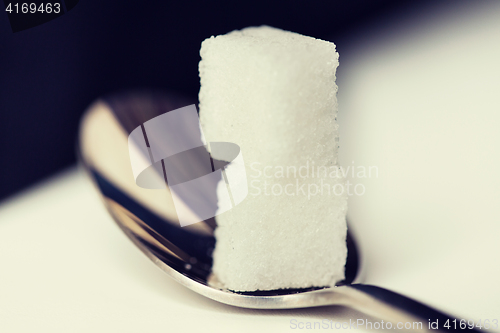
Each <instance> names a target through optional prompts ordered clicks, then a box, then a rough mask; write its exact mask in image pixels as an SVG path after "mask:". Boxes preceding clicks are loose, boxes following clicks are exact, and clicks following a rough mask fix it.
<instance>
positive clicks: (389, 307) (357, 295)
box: [339, 284, 486, 332]
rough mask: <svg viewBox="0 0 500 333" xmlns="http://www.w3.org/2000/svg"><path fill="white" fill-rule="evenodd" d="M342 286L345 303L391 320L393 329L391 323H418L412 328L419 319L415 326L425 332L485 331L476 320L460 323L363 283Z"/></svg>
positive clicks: (433, 310)
mask: <svg viewBox="0 0 500 333" xmlns="http://www.w3.org/2000/svg"><path fill="white" fill-rule="evenodd" d="M346 287H347V290H346V292H348V293H349V294H350V297H349V299H350V301H349V302H348V304H346V305H348V306H350V307H353V308H355V309H356V310H359V311H361V312H364V313H366V314H368V315H371V316H373V317H377V318H381V319H385V320H388V321H390V322H392V323H394V324H393V326H392V328H393V329H394V328H397V326H395V325H397V324H398V323H400V325H401V324H402V325H405V324H406V325H409V324H407V323H411V324H412V327H411V328H412V329H415V328H417V327H418V326H415V327H413V323H417V322H420V323H421V326H420V327H418V328H419V329H423V330H429V331H437V330H439V331H444V332H454V331H463V330H467V331H472V332H486V330H483V329H478V328H479V327H478V328H476V326H475V325H476V323H474V325H470V326H469V324H468V322H467V320H462V322H461V319H460V318H455V317H453V316H450V315H447V314H445V313H443V312H441V311H438V310H435V309H433V308H431V307H429V306H427V305H425V304H422V303H420V302H417V301H415V300H412V299H410V298H408V297H405V296H402V295H400V294H397V293H395V292H392V291H389V290H387V289H383V288H380V287H376V286H372V285H365V284H352V285H350V286H346ZM339 289H340V288H339ZM416 325H418V324H416ZM401 328H404V327H401ZM483 328H484V327H483Z"/></svg>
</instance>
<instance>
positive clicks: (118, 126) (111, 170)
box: [78, 92, 475, 331]
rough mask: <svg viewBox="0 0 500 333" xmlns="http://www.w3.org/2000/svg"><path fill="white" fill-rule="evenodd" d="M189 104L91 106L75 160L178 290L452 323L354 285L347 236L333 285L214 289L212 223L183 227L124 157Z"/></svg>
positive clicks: (261, 303)
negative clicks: (135, 140) (136, 136)
mask: <svg viewBox="0 0 500 333" xmlns="http://www.w3.org/2000/svg"><path fill="white" fill-rule="evenodd" d="M190 104H193V101H190V100H188V99H186V98H182V97H179V96H177V95H169V94H163V93H151V92H144V93H128V94H122V95H114V96H110V97H107V98H103V99H101V100H99V101H97V102H95V103H94V104H93V105H92V106H91V107H90V108H89V109H88V111H87V112H86V114H85V116H84V117H83V119H82V123H81V128H80V137H79V147H78V156H79V160H80V163H81V164H82V165H83V167H84V169H85V170H86V171H87V173H88V175H89V176H90V178H91V179H92V180H93V183H94V184H95V186H96V188H97V190H98V192H99V193H100V195H101V198H102V200H103V202H104V205H105V206H106V208H107V210H108V212H109V213H110V215H111V216H112V217H113V219H114V220H115V222H116V223H117V225H118V226H119V227H120V228H121V229H122V231H123V232H124V233H125V234H126V235H127V236H128V237H129V238H130V240H131V241H132V242H133V243H134V244H135V245H136V246H137V247H138V248H139V249H140V250H141V251H142V252H143V253H144V254H145V255H146V256H147V257H148V258H149V259H151V260H152V261H153V262H154V263H155V264H156V265H157V266H159V267H160V268H161V269H162V270H163V271H164V272H165V273H167V274H168V275H170V276H171V277H172V278H173V279H174V280H176V281H177V282H178V283H180V284H181V285H183V286H185V287H187V288H189V289H191V290H193V291H195V292H197V293H199V294H201V295H203V296H206V297H208V298H211V299H213V300H215V301H218V302H222V303H225V304H229V305H233V306H238V307H244V308H254V309H290V308H305V307H317V306H326V305H343V306H347V307H351V308H354V309H356V310H358V311H361V312H364V313H366V314H367V315H370V316H373V317H377V318H380V319H382V320H386V321H389V322H391V323H394V324H395V325H396V324H397V323H405V322H421V323H422V325H421V328H422V329H423V330H430V329H429V327H428V325H429V322H435V321H436V320H438V323H439V324H438V326H439V329H442V330H446V331H448V330H447V329H445V328H444V327H443V325H444V324H445V323H446V322H447V321H448V322H449V323H451V322H452V321H453V320H454V319H455V318H454V317H452V316H449V315H446V314H444V313H442V312H440V311H437V310H435V309H432V308H430V307H428V306H426V305H424V304H422V303H419V302H417V301H414V300H412V299H409V298H407V297H404V296H401V295H399V294H396V293H394V292H391V291H388V290H386V289H383V288H379V287H376V286H371V285H364V284H358V283H354V282H355V281H356V276H357V274H358V271H359V264H360V261H359V257H358V251H357V248H356V244H355V241H354V239H353V237H352V235H351V234H350V233H349V232H348V235H347V247H348V256H347V262H346V266H345V280H343V281H341V282H340V283H338V284H337V286H335V287H328V288H307V289H279V290H271V291H254V292H233V291H230V290H223V289H220V288H217V287H214V285H216V284H214V283H213V281H214V279H216V278H215V277H214V276H212V274H211V268H212V251H213V249H214V246H215V238H214V235H213V231H214V229H215V227H216V225H215V220H214V219H213V218H212V219H208V220H205V221H202V222H199V223H196V224H192V225H189V226H186V227H182V228H181V227H180V225H179V222H178V220H177V219H176V213H175V208H174V206H173V203H172V198H171V194H170V192H169V190H168V186H167V188H165V189H157V190H149V189H142V188H139V187H138V186H136V184H135V181H134V177H133V174H132V170H131V167H130V161H129V155H128V141H127V140H128V135H129V134H130V133H131V132H132V131H133V130H134V129H136V128H137V127H138V126H141V125H142V124H143V123H144V122H146V121H148V120H150V119H152V118H154V117H156V116H158V115H161V114H163V113H165V112H168V111H171V110H175V109H178V108H180V107H183V106H186V105H190ZM166 144H168V143H166ZM458 321H459V320H458ZM395 327H396V326H395ZM466 329H468V330H472V331H475V329H474V328H466Z"/></svg>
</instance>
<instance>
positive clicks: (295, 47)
mask: <svg viewBox="0 0 500 333" xmlns="http://www.w3.org/2000/svg"><path fill="white" fill-rule="evenodd" d="M200 53H201V58H202V60H201V62H200V65H199V69H200V77H201V90H200V95H199V98H200V119H201V123H202V127H203V131H204V133H205V137H206V138H207V141H209V142H212V141H226V142H233V143H236V144H238V145H239V146H240V148H241V153H242V155H243V158H244V161H245V170H246V173H247V182H248V188H249V194H248V196H247V198H246V199H245V200H244V201H243V202H242V203H240V204H239V205H237V206H235V207H234V208H233V209H231V210H229V211H227V212H225V213H222V214H221V215H218V216H217V217H216V220H217V229H216V231H215V236H216V240H217V243H216V248H215V251H214V254H213V259H214V264H213V274H214V276H215V277H216V280H218V283H219V286H221V287H222V288H227V289H230V290H234V291H254V290H274V289H282V288H307V287H312V286H332V285H335V283H336V282H338V281H340V280H342V279H343V278H344V266H345V262H346V256H347V248H346V232H347V226H346V211H347V194H346V191H345V190H344V177H343V176H342V173H341V172H338V165H337V150H338V125H337V121H336V115H337V97H336V93H337V85H336V84H335V72H336V69H337V66H338V53H337V52H336V51H335V44H333V43H330V42H326V41H322V40H318V39H314V38H311V37H306V36H302V35H299V34H296V33H292V32H287V31H282V30H279V29H275V28H271V27H267V26H262V27H252V28H246V29H243V30H241V31H233V32H230V33H228V34H226V35H221V36H217V37H211V38H208V39H207V40H205V41H204V42H203V43H202V46H201V51H200Z"/></svg>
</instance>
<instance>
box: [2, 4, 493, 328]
mask: <svg viewBox="0 0 500 333" xmlns="http://www.w3.org/2000/svg"><path fill="white" fill-rule="evenodd" d="M499 17H500V2H488V3H482V4H481V5H480V6H477V7H475V8H471V9H468V10H467V11H464V10H463V8H461V9H455V10H448V12H446V13H440V14H439V15H436V12H429V13H417V14H415V15H414V17H413V18H412V19H410V20H409V21H405V22H406V23H404V24H401V23H400V22H399V23H398V22H395V23H393V25H389V26H388V27H387V30H384V29H382V30H378V31H374V32H373V33H371V34H370V35H369V36H364V37H362V38H361V37H359V36H358V37H357V38H358V39H359V41H358V42H357V43H353V45H352V46H351V47H350V48H349V49H348V50H346V52H345V53H343V54H342V53H341V67H340V69H339V73H338V83H339V87H340V90H339V104H340V114H339V122H340V124H341V163H342V165H344V166H348V165H353V164H354V165H355V166H365V167H367V166H377V169H378V177H371V178H363V179H359V178H358V179H352V181H353V182H354V183H360V184H363V185H364V186H365V189H366V192H365V194H364V195H362V196H353V197H351V198H350V203H349V204H350V210H349V215H348V216H349V220H350V223H351V227H352V229H353V231H354V233H355V235H356V236H357V239H358V242H359V244H360V247H361V254H362V258H363V272H362V273H363V276H364V282H366V283H371V284H376V285H379V286H383V287H386V288H388V289H391V290H394V291H397V292H401V293H403V294H404V295H408V296H411V297H413V298H415V299H418V300H421V301H424V302H427V303H428V304H430V305H433V306H435V307H437V308H439V309H442V310H444V311H447V312H450V313H452V314H454V315H456V316H458V317H460V318H464V319H474V320H479V319H481V320H484V319H489V320H492V319H497V320H500V284H499V281H500V209H499V207H500V157H499V155H500V154H499V144H500V131H499V130H498V125H499V124H500V98H499V97H498V91H499V87H500V20H499V19H498V18H499ZM388 31H390V33H389V34H388V33H387V32H388ZM341 51H342V50H341ZM352 161H354V163H352ZM358 318H366V316H364V315H362V314H360V313H357V312H355V311H352V310H348V309H344V308H340V307H324V308H316V309H298V310H289V311H288V310H287V311H282V310H280V311H257V310H246V309H239V308H234V307H230V306H226V305H223V304H219V303H217V302H214V301H211V300H209V299H206V298H204V297H202V296H199V295H197V294H195V293H193V292H191V291H189V290H187V289H185V288H183V287H181V286H180V285H178V284H176V283H175V282H174V281H173V280H171V279H170V278H169V277H168V276H167V275H166V274H164V273H163V272H162V271H161V270H160V269H159V268H157V267H156V266H155V265H154V264H153V263H152V262H150V261H149V260H148V259H147V258H146V257H145V256H144V255H143V254H142V253H141V252H140V251H139V250H137V249H136V248H135V247H134V245H133V244H132V243H131V242H130V241H128V239H127V238H126V237H125V236H124V235H123V234H122V232H121V231H120V230H119V229H118V227H117V226H115V224H114V222H113V221H112V220H111V218H110V217H109V216H108V214H107V212H106V211H105V209H104V207H103V205H102V204H101V202H100V200H99V198H98V196H97V195H96V192H95V189H94V188H93V187H92V185H91V184H90V182H89V181H88V180H87V179H86V178H85V176H84V174H83V173H82V172H81V170H78V169H76V168H73V169H70V170H67V171H66V172H63V173H61V174H59V175H57V176H55V177H53V178H51V179H48V180H47V181H45V182H43V183H40V184H38V185H36V186H34V187H33V188H31V189H29V190H27V191H24V192H23V193H20V194H19V195H16V196H14V197H12V198H10V199H9V200H6V201H4V202H3V203H2V204H1V205H0V332H138V331H141V332H191V331H205V332H255V331H263V332H267V331H270V332H288V331H297V329H295V330H294V329H292V328H291V325H290V320H292V319H296V320H298V321H302V322H306V321H322V320H323V319H328V320H333V321H336V322H343V321H348V320H349V319H352V320H356V319H358ZM359 331H363V329H362V328H360V329H359ZM493 331H498V332H500V329H496V330H493Z"/></svg>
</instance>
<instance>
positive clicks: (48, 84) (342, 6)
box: [0, 0, 454, 199]
mask: <svg viewBox="0 0 500 333" xmlns="http://www.w3.org/2000/svg"><path fill="white" fill-rule="evenodd" d="M432 3H433V5H435V3H436V1H432ZM443 3H445V1H440V4H443ZM446 3H447V5H449V6H453V5H454V4H453V3H454V2H453V1H446ZM426 6H427V7H428V6H431V1H393V0H356V1H317V2H315V1H307V2H306V1H303V2H298V1H285V2H269V1H248V2H239V1H213V2H208V1H206V2H196V3H193V2H183V1H175V2H173V1H136V2H128V1H107V0H80V2H79V3H78V5H76V7H75V8H73V9H72V10H71V11H69V12H67V13H66V14H64V15H62V16H61V17H58V18H56V19H54V20H52V21H50V22H47V23H45V24H42V25H39V26H37V27H34V28H31V29H28V30H24V31H21V32H17V33H13V32H12V30H11V27H10V25H9V21H8V19H7V15H6V13H5V12H4V13H0V199H3V198H5V197H6V196H8V195H11V194H13V193H15V192H17V191H19V190H21V189H23V188H25V187H26V186H28V185H30V184H32V183H33V182H36V181H38V180H40V179H42V178H43V177H46V176H48V175H51V174H53V173H55V172H57V171H59V170H61V169H63V168H65V167H67V166H69V165H71V164H74V163H75V161H76V158H75V142H76V141H75V140H76V135H77V130H78V122H79V118H80V116H81V115H82V113H83V112H84V110H85V108H86V107H87V106H88V105H89V104H90V103H91V102H92V101H93V100H94V99H96V98H98V97H99V96H102V95H106V94H110V93H113V92H117V91H122V90H129V89H150V88H153V89H162V90H169V91H175V92H178V93H181V94H184V95H186V96H188V97H192V98H196V96H197V94H198V90H199V78H198V62H199V48H200V44H201V42H202V41H203V40H204V39H205V38H207V37H210V36H211V35H218V34H224V33H227V32H229V31H231V30H234V29H240V28H243V27H246V26H251V25H261V24H267V25H271V26H275V27H278V28H282V29H286V30H291V31H295V32H299V33H301V34H305V35H310V36H314V37H317V38H322V39H331V40H333V41H335V43H336V44H337V47H338V50H339V53H340V54H342V49H343V48H345V47H347V46H346V45H348V43H349V42H350V40H352V36H354V35H356V34H363V33H366V32H369V31H370V29H373V27H375V26H377V25H383V24H384V22H386V20H391V19H394V18H395V17H401V16H404V15H407V14H408V13H411V12H413V11H416V10H421V9H422V8H425V7H426ZM2 9H3V8H2Z"/></svg>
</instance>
